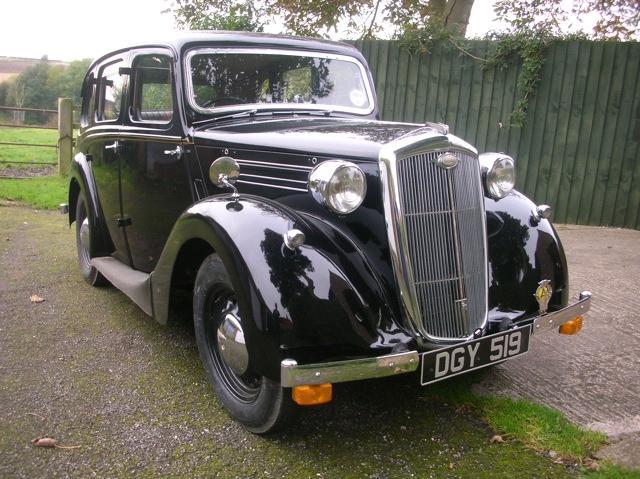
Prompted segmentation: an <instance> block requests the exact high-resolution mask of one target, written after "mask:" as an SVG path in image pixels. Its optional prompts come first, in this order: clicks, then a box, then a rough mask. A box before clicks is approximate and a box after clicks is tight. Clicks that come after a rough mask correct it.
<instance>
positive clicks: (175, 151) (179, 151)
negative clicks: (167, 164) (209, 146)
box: [164, 145, 184, 159]
mask: <svg viewBox="0 0 640 479" xmlns="http://www.w3.org/2000/svg"><path fill="white" fill-rule="evenodd" d="M183 151H184V150H183V148H182V147H181V146H180V145H178V146H176V147H175V148H174V149H173V150H164V154H165V155H169V156H175V157H176V158H178V159H180V158H182V153H183Z"/></svg>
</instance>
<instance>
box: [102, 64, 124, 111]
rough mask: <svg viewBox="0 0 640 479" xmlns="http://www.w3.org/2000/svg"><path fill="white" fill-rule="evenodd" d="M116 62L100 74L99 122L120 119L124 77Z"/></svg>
mask: <svg viewBox="0 0 640 479" xmlns="http://www.w3.org/2000/svg"><path fill="white" fill-rule="evenodd" d="M121 66H122V62H120V61H118V62H116V63H112V64H110V65H107V66H106V67H104V68H103V69H102V71H101V73H100V115H99V119H100V120H101V121H112V120H117V119H118V118H120V111H121V109H122V94H123V92H124V76H122V75H120V73H119V69H120V67H121Z"/></svg>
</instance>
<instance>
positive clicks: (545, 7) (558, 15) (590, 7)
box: [494, 0, 640, 40]
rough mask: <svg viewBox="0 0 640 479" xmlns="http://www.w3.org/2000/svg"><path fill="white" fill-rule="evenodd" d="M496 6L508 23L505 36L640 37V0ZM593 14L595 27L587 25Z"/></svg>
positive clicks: (524, 0)
mask: <svg viewBox="0 0 640 479" xmlns="http://www.w3.org/2000/svg"><path fill="white" fill-rule="evenodd" d="M494 9H495V11H496V14H497V17H498V19H499V20H500V21H502V22H503V23H504V24H506V25H507V27H506V28H505V30H504V31H503V32H501V34H502V35H505V34H507V35H517V34H520V33H522V32H530V33H531V34H532V35H535V36H540V35H543V36H545V37H548V38H557V37H562V36H565V35H567V34H578V35H584V36H588V37H591V38H594V39H597V40H632V39H636V40H638V39H640V1H638V0H574V1H573V2H570V3H569V2H566V1H563V0H497V1H496V2H495V3H494ZM589 16H590V17H592V18H596V19H597V20H596V23H595V25H593V28H592V29H591V28H588V27H586V26H585V25H583V22H584V20H585V19H587V18H588V17H589ZM570 20H573V21H574V22H575V21H577V23H578V24H577V25H572V22H571V21H570Z"/></svg>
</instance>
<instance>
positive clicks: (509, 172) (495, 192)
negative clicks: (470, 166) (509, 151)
mask: <svg viewBox="0 0 640 479" xmlns="http://www.w3.org/2000/svg"><path fill="white" fill-rule="evenodd" d="M480 166H481V168H482V176H483V177H484V184H485V188H486V190H487V194H488V195H489V196H491V198H493V199H494V200H499V199H500V198H504V197H505V196H507V195H508V194H509V193H510V192H511V190H512V189H513V187H514V186H515V183H516V170H515V162H514V161H513V158H511V157H510V156H507V155H503V154H501V153H483V154H482V155H480Z"/></svg>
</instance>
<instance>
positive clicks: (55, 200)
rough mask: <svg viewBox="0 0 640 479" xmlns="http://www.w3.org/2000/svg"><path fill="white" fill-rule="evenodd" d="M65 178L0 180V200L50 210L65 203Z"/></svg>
mask: <svg viewBox="0 0 640 479" xmlns="http://www.w3.org/2000/svg"><path fill="white" fill-rule="evenodd" d="M67 181H68V180H67V178H63V177H61V176H37V177H34V178H22V179H9V178H0V200H10V201H20V202H22V203H27V204H29V205H32V206H35V207H36V208H41V209H46V210H52V209H55V208H57V207H58V205H59V204H60V203H66V202H67V184H68V183H67Z"/></svg>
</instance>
